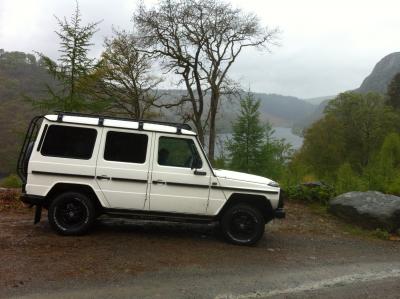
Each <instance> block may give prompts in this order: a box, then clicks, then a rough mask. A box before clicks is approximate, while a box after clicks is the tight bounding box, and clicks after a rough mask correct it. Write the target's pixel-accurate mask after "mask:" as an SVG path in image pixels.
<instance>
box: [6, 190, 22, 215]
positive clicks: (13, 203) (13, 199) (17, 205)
mask: <svg viewBox="0 0 400 299" xmlns="http://www.w3.org/2000/svg"><path fill="white" fill-rule="evenodd" d="M19 196H20V192H19V190H17V189H5V190H0V212H2V211H6V210H16V209H21V208H23V207H24V204H23V203H22V202H21V201H20V199H19Z"/></svg>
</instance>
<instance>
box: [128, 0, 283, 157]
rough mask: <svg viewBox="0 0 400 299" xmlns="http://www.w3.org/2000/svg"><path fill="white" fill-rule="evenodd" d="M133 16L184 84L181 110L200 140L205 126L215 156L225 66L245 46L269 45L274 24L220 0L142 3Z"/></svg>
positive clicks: (226, 89) (226, 88) (226, 84)
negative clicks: (262, 22) (265, 24)
mask: <svg viewBox="0 0 400 299" xmlns="http://www.w3.org/2000/svg"><path fill="white" fill-rule="evenodd" d="M134 20H135V26H136V27H137V31H138V32H141V34H142V38H143V39H144V40H145V41H146V44H147V48H146V49H144V50H145V51H146V52H149V53H153V54H156V55H158V57H159V58H161V59H162V61H163V64H164V67H165V68H166V69H167V70H168V71H170V72H174V73H175V74H177V75H179V76H180V82H179V83H180V84H184V86H185V87H186V89H187V96H186V97H185V98H184V99H181V102H183V103H184V102H188V103H189V105H190V106H191V107H190V108H191V109H190V110H189V111H188V112H187V113H185V115H184V116H185V117H186V118H187V119H189V120H190V121H192V122H193V124H194V125H195V127H196V130H197V132H198V135H199V139H200V141H201V142H202V143H203V144H204V141H205V135H206V133H207V131H208V134H209V140H208V146H209V153H208V156H209V158H210V160H211V161H213V160H214V151H215V140H216V116H217V113H218V108H219V105H220V100H221V95H223V94H224V93H230V92H231V89H232V81H231V80H229V78H228V71H229V70H230V68H231V66H232V65H233V63H234V62H235V61H236V59H237V57H238V56H239V55H240V53H241V52H242V50H243V49H244V48H248V47H258V48H264V49H267V47H268V46H269V45H270V44H272V43H273V42H274V40H275V38H276V35H277V33H278V31H277V29H273V30H269V29H268V28H263V27H262V26H261V25H260V22H259V19H258V18H257V16H256V15H254V14H251V13H249V14H248V13H244V12H243V11H242V10H240V9H235V8H233V7H232V5H231V4H229V3H226V2H223V1H220V0H161V2H159V4H158V5H157V6H156V7H154V8H146V7H145V6H144V5H141V6H140V7H139V9H138V10H137V11H136V13H135V15H134ZM208 101H209V102H208Z"/></svg>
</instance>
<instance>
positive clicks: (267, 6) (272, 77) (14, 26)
mask: <svg viewBox="0 0 400 299" xmlns="http://www.w3.org/2000/svg"><path fill="white" fill-rule="evenodd" d="M137 2H138V1H137V0H112V1H106V0H80V1H79V3H80V8H81V12H82V15H83V20H84V22H88V21H98V20H103V22H102V23H101V24H100V31H99V32H98V33H97V34H96V36H95V39H94V43H95V47H94V50H93V53H92V54H93V55H99V53H100V52H101V47H102V41H103V39H104V37H105V36H108V35H110V33H111V27H112V26H116V27H119V28H123V29H129V28H130V27H131V23H130V20H131V17H132V13H133V11H134V9H135V7H136V5H137ZM155 2H156V1H153V0H152V1H145V3H146V4H149V5H151V4H152V3H155ZM231 2H232V3H233V4H234V5H235V6H238V7H240V8H243V9H244V10H246V11H252V12H256V13H257V14H258V16H259V17H260V19H261V21H262V23H263V24H264V25H268V26H270V27H274V26H277V27H279V28H280V29H281V31H282V34H281V35H280V43H281V46H280V47H275V48H273V49H272V53H260V52H258V51H252V50H249V51H247V52H244V53H243V54H242V56H241V58H240V59H239V60H238V61H237V63H236V65H235V66H234V68H233V69H232V72H231V76H232V77H233V78H235V79H237V80H239V81H240V82H241V84H242V85H243V87H244V88H246V89H247V88H249V87H250V88H251V90H252V91H256V92H267V93H279V94H284V95H293V96H298V97H303V98H306V97H317V96H326V95H332V94H336V93H338V92H341V91H345V90H348V89H353V88H356V87H358V86H359V85H360V83H361V82H362V80H363V79H364V78H365V76H367V75H368V74H369V73H370V71H371V70H372V68H373V66H374V65H375V63H376V62H377V61H378V60H379V59H381V58H382V57H383V56H385V55H387V54H389V53H392V52H396V51H399V50H400V34H399V29H400V17H399V11H400V2H399V1H398V0H381V1H376V0H347V1H345V0H334V1H324V0H302V1H296V0H275V1H268V0H266V1H261V0H258V1H256V0H232V1H231ZM74 5H75V1H73V0H35V1H33V0H0V48H4V49H5V50H9V51H10V50H19V51H24V52H32V51H33V50H36V51H40V52H43V53H46V54H47V55H49V56H51V57H52V58H56V57H57V47H58V40H57V37H56V35H55V33H54V30H55V29H56V20H55V19H54V15H57V16H59V17H63V16H67V17H69V16H70V15H71V13H72V11H73V9H74Z"/></svg>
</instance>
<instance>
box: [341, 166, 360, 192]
mask: <svg viewBox="0 0 400 299" xmlns="http://www.w3.org/2000/svg"><path fill="white" fill-rule="evenodd" d="M335 187H336V192H337V193H338V194H342V193H346V192H349V191H364V190H365V185H364V183H363V181H362V179H361V178H360V176H359V175H357V174H356V173H355V172H354V171H353V169H352V167H351V165H350V163H348V162H346V163H344V164H343V165H341V166H340V167H339V169H338V171H337V180H336V184H335Z"/></svg>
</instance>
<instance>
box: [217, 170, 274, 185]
mask: <svg viewBox="0 0 400 299" xmlns="http://www.w3.org/2000/svg"><path fill="white" fill-rule="evenodd" d="M214 173H215V175H216V176H217V177H219V178H223V179H228V180H235V181H242V182H249V183H255V184H263V185H268V184H269V183H270V182H272V180H270V179H267V178H265V177H262V176H258V175H253V174H248V173H244V172H237V171H230V170H223V169H214Z"/></svg>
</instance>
